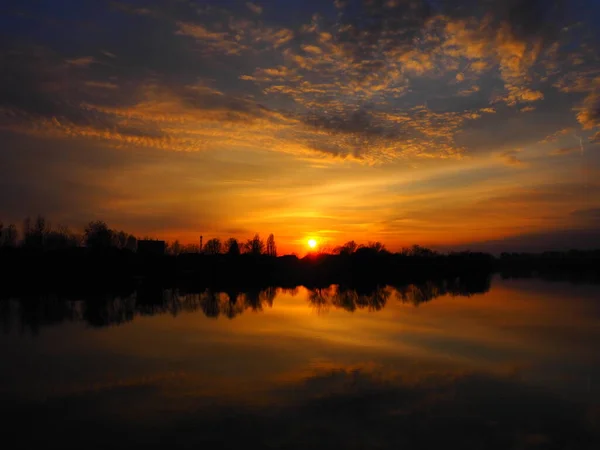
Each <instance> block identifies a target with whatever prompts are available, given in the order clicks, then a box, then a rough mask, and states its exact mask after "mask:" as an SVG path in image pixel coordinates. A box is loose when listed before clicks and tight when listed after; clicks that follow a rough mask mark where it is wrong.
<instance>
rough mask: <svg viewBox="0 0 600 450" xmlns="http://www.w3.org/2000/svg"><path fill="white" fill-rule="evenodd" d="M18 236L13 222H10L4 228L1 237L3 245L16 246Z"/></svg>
mask: <svg viewBox="0 0 600 450" xmlns="http://www.w3.org/2000/svg"><path fill="white" fill-rule="evenodd" d="M18 237H19V233H18V231H17V227H16V226H15V224H13V223H11V224H10V225H9V226H8V227H6V229H5V230H4V237H3V242H2V244H3V245H4V246H5V247H16V246H17V239H18Z"/></svg>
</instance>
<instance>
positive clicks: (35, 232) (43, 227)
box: [23, 216, 50, 249]
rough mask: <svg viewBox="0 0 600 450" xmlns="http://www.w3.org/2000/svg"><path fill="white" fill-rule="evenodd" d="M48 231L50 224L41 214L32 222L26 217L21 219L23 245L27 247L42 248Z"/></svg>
mask: <svg viewBox="0 0 600 450" xmlns="http://www.w3.org/2000/svg"><path fill="white" fill-rule="evenodd" d="M49 232H50V225H49V224H48V223H47V222H46V219H45V218H44V217H43V216H37V218H36V219H35V221H34V222H33V223H31V219H30V218H29V217H27V218H26V219H25V220H24V221H23V245H24V246H25V247H29V248H36V249H42V248H44V241H45V239H46V235H47V234H48V233H49Z"/></svg>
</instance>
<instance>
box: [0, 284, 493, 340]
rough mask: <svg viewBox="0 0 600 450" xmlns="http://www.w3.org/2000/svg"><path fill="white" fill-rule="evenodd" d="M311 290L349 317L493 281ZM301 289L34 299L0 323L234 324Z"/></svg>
mask: <svg viewBox="0 0 600 450" xmlns="http://www.w3.org/2000/svg"><path fill="white" fill-rule="evenodd" d="M302 289H307V291H308V295H307V299H308V303H309V305H310V306H311V307H312V308H313V309H314V310H316V311H317V312H319V313H324V312H327V311H329V310H330V309H331V308H334V309H342V310H345V311H349V312H354V311H356V310H368V311H380V310H381V309H383V308H384V307H385V306H386V304H387V303H388V302H389V301H400V302H402V303H409V304H413V305H415V306H417V305H419V304H421V303H425V302H429V301H431V300H433V299H435V298H437V297H440V296H445V295H451V296H465V297H469V296H472V295H474V294H482V293H485V292H487V291H488V290H489V289H490V278H489V277H488V276H484V277H469V278H464V277H463V278H459V277H457V278H449V279H448V278H444V279H438V280H427V281H423V282H419V283H407V284H399V285H396V286H377V285H375V286H359V287H349V286H329V287H312V288H304V287H302ZM298 292H299V287H294V288H276V287H267V288H263V289H258V288H255V289H243V290H242V289H234V288H229V289H226V290H213V289H203V290H201V291H199V292H193V291H192V292H190V291H186V290H185V289H177V288H170V289H164V288H162V287H160V286H153V285H148V284H146V285H141V286H139V287H138V289H137V290H135V291H133V292H124V293H119V294H111V293H107V294H104V295H99V294H94V295H91V296H87V295H81V296H76V297H73V296H72V295H67V296H65V295H57V294H55V295H48V294H46V295H34V296H24V297H21V298H18V299H12V300H10V301H6V300H5V301H0V322H1V324H2V328H3V330H4V331H5V332H8V331H9V330H11V329H12V328H13V326H16V327H18V329H19V330H20V331H22V332H25V331H27V330H29V331H31V332H32V333H33V334H37V333H39V331H40V330H41V329H42V328H44V327H46V326H51V325H56V324H60V323H62V322H84V323H86V324H87V325H89V326H91V327H105V326H111V325H121V324H124V323H127V322H131V321H133V320H134V319H135V318H136V317H138V316H153V315H157V314H170V315H172V316H177V315H178V314H180V313H183V312H188V313H189V312H196V311H201V312H202V313H203V314H204V315H205V316H206V317H208V318H213V319H216V318H219V317H225V318H227V319H234V318H235V317H238V316H239V315H241V314H243V313H244V312H245V311H253V312H260V311H263V310H264V309H266V308H272V307H273V302H274V300H275V298H276V297H277V296H278V295H290V296H292V297H293V296H295V295H297V294H298Z"/></svg>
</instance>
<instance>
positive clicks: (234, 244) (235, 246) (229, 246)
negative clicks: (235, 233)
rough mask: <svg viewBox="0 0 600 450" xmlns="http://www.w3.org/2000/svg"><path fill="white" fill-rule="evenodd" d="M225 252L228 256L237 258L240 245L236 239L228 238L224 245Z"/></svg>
mask: <svg viewBox="0 0 600 450" xmlns="http://www.w3.org/2000/svg"><path fill="white" fill-rule="evenodd" d="M225 251H226V253H227V254H228V255H230V256H239V254H240V244H239V242H238V240H237V239H236V238H230V239H229V240H227V242H226V243H225Z"/></svg>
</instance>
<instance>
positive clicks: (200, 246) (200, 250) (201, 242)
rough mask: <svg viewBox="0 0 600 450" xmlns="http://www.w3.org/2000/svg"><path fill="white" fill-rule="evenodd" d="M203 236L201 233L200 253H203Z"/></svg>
mask: <svg viewBox="0 0 600 450" xmlns="http://www.w3.org/2000/svg"><path fill="white" fill-rule="evenodd" d="M202 238H203V236H202V235H200V251H199V253H202Z"/></svg>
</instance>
